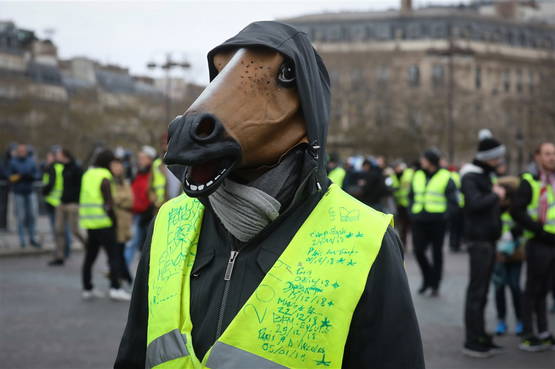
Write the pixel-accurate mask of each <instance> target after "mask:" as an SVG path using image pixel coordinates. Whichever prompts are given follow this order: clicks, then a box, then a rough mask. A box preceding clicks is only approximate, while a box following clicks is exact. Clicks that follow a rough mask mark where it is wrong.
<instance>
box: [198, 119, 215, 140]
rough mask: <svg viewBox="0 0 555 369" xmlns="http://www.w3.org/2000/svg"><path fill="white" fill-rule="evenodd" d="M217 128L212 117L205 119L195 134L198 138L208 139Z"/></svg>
mask: <svg viewBox="0 0 555 369" xmlns="http://www.w3.org/2000/svg"><path fill="white" fill-rule="evenodd" d="M215 127H216V124H215V123H214V119H212V117H208V118H203V119H202V120H201V121H200V122H199V124H198V125H197V129H195V133H196V135H197V136H198V137H201V138H206V137H208V136H210V135H211V134H212V132H214V129H215Z"/></svg>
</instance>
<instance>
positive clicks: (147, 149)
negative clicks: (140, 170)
mask: <svg viewBox="0 0 555 369" xmlns="http://www.w3.org/2000/svg"><path fill="white" fill-rule="evenodd" d="M141 152H142V153H144V154H146V156H148V157H150V158H151V159H154V158H156V149H155V148H154V147H152V146H148V145H144V146H143V147H142V148H141Z"/></svg>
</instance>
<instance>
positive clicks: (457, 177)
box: [451, 172, 464, 208]
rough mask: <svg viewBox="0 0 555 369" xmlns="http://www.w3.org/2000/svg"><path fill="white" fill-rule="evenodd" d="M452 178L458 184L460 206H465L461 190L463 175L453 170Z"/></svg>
mask: <svg viewBox="0 0 555 369" xmlns="http://www.w3.org/2000/svg"><path fill="white" fill-rule="evenodd" d="M451 179H453V182H455V186H457V199H458V200H459V207H460V208H464V194H463V193H462V191H461V175H460V174H459V173H458V172H451Z"/></svg>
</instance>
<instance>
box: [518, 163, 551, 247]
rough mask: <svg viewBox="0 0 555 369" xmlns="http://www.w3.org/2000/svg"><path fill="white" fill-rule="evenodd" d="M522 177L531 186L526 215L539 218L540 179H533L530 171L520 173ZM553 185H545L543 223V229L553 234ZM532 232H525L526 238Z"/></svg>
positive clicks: (529, 236)
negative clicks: (545, 202) (545, 195)
mask: <svg viewBox="0 0 555 369" xmlns="http://www.w3.org/2000/svg"><path fill="white" fill-rule="evenodd" d="M522 179H523V180H524V181H527V182H528V183H529V184H530V188H532V200H531V201H530V203H529V204H528V209H527V210H528V215H530V218H532V219H533V220H535V221H537V220H538V219H539V214H538V211H539V206H540V191H541V187H542V184H541V182H540V181H537V180H535V179H534V176H532V174H530V173H525V174H523V175H522ZM553 191H554V189H553V187H552V186H551V185H548V186H547V206H548V208H547V217H546V220H545V224H544V225H543V230H544V231H546V232H549V233H553V234H555V196H554V194H553ZM533 236H534V234H533V233H532V232H530V231H526V232H525V237H526V238H532V237H533Z"/></svg>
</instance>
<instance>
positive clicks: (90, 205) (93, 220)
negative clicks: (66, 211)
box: [79, 168, 112, 229]
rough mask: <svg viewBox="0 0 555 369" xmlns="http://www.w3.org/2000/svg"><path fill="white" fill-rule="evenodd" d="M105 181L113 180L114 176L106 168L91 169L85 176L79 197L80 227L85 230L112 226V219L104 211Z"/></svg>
mask: <svg viewBox="0 0 555 369" xmlns="http://www.w3.org/2000/svg"><path fill="white" fill-rule="evenodd" d="M104 179H108V180H110V181H111V180H112V174H111V173H110V171H109V170H108V169H105V168H91V169H89V170H87V171H86V172H85V174H83V179H82V181H81V194H80V196H79V225H80V226H81V227H82V228H84V229H100V228H109V227H111V226H112V219H110V217H109V216H108V214H107V213H106V210H105V209H104V197H103V196H102V191H101V189H100V187H101V185H102V181H103V180H104Z"/></svg>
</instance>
